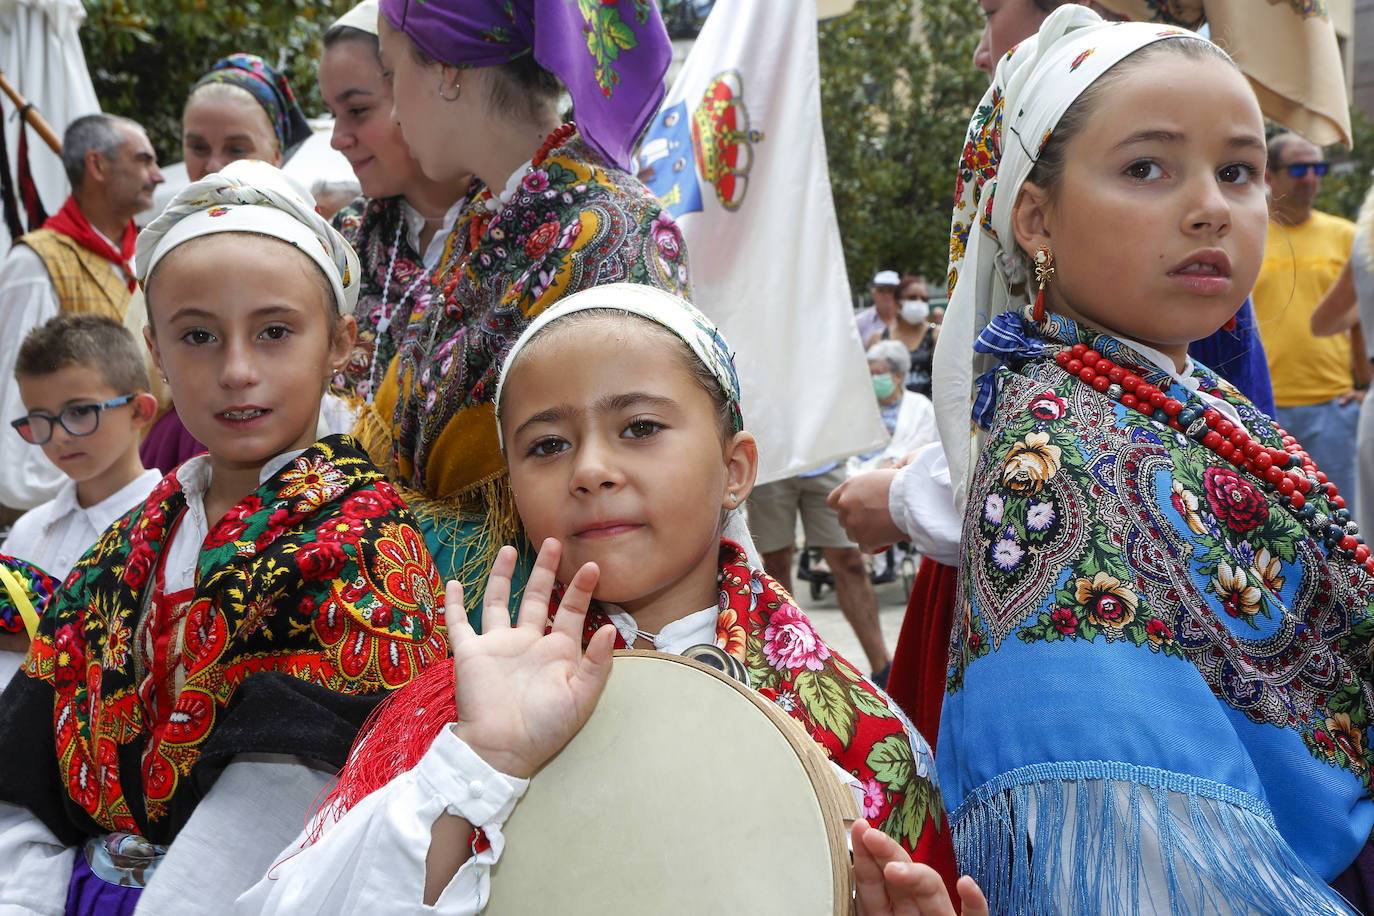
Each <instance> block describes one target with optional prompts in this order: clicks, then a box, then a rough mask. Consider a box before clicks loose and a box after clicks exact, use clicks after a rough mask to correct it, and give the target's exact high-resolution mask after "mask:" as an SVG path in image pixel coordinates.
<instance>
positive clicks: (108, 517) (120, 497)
mask: <svg viewBox="0 0 1374 916" xmlns="http://www.w3.org/2000/svg"><path fill="white" fill-rule="evenodd" d="M149 478H151V479H149ZM161 479H162V473H161V472H160V471H157V470H146V471H144V472H143V473H142V474H140V475H138V476H137V477H135V478H134V479H133V480H131V481H129V482H128V483H126V484H125V485H124V486H122V487H120V488H119V489H118V490H116V491H115V492H114V493H111V494H110V495H109V496H107V497H105V498H104V499H102V500H101V501H100V502H98V503H96V504H95V505H93V506H85V507H83V506H82V505H81V503H80V502H79V501H78V500H77V496H76V481H75V480H72V479H71V478H68V479H67V480H66V481H64V482H63V484H62V487H61V488H60V489H59V490H58V491H57V495H55V496H54V497H53V498H52V511H51V513H50V514H49V515H48V522H47V526H46V527H48V528H51V527H52V526H53V525H56V524H57V523H58V522H60V521H62V520H63V519H65V518H67V517H68V516H71V515H74V514H77V513H84V514H85V515H86V518H87V519H88V520H89V521H90V523H91V527H93V528H95V530H97V531H104V530H105V529H106V528H108V527H110V525H112V524H113V523H114V522H115V520H116V519H118V518H119V517H120V516H121V515H123V514H124V513H125V512H127V511H129V508H130V506H131V505H132V504H133V503H134V502H135V500H133V499H130V498H129V495H130V494H132V493H135V492H142V493H147V492H148V491H149V490H151V489H152V487H153V486H154V485H155V484H156V483H157V482H158V481H159V480H161ZM138 501H140V502H141V500H138Z"/></svg>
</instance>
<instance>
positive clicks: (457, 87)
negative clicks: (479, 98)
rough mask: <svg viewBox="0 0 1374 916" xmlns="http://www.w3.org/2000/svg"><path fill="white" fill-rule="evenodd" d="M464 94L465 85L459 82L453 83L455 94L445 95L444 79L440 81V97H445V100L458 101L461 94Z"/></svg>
mask: <svg viewBox="0 0 1374 916" xmlns="http://www.w3.org/2000/svg"><path fill="white" fill-rule="evenodd" d="M462 94H463V87H462V86H460V85H458V84H457V83H454V84H453V95H452V96H447V95H444V81H443V80H440V81H439V98H441V99H443V100H444V101H445V102H456V101H458V98H459V96H461V95H462Z"/></svg>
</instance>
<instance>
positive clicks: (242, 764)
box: [0, 161, 445, 914]
mask: <svg viewBox="0 0 1374 916" xmlns="http://www.w3.org/2000/svg"><path fill="white" fill-rule="evenodd" d="M138 266H139V275H140V279H141V280H142V282H143V284H144V287H145V289H146V292H147V300H148V309H149V313H150V325H149V332H148V343H149V346H150V347H151V348H152V351H153V354H154V357H155V359H156V363H157V365H158V367H159V369H160V371H161V372H162V373H163V374H165V376H166V378H167V380H168V383H169V385H170V386H171V390H172V392H173V395H174V397H175V398H176V402H177V404H178V405H179V407H180V409H181V416H182V417H183V419H184V420H185V422H186V425H187V428H188V429H189V430H190V431H191V432H192V433H193V434H194V435H195V436H196V437H197V438H198V439H199V440H200V441H202V442H204V443H205V444H206V446H207V447H208V448H209V454H208V455H204V456H198V457H196V458H193V459H191V460H189V461H187V462H186V463H185V464H183V465H181V466H180V467H179V468H177V469H176V470H175V471H174V472H173V473H172V474H170V475H168V476H167V477H166V478H165V479H164V480H163V481H162V482H161V483H160V484H158V485H157V487H155V488H154V490H153V492H152V493H151V494H150V495H149V497H148V499H147V500H146V501H145V502H144V503H143V504H142V505H141V506H139V507H138V508H136V509H134V510H133V511H131V512H130V513H129V514H128V515H126V516H124V517H123V518H122V519H120V520H119V521H118V522H116V523H115V524H114V525H113V526H112V527H111V528H110V529H109V530H107V531H106V533H105V534H104V535H103V536H102V537H101V538H100V540H99V541H98V542H97V543H96V545H95V546H94V547H93V548H92V549H91V551H90V552H89V553H87V554H86V556H85V557H84V558H83V559H82V560H81V561H80V562H79V563H78V564H77V566H76V568H75V569H74V570H73V571H72V573H71V574H70V575H69V576H68V577H67V579H66V581H65V583H64V584H63V586H62V588H61V589H60V590H59V591H58V593H57V594H56V595H55V596H54V597H53V599H52V600H51V601H50V603H49V605H48V608H47V612H46V613H45V614H44V616H43V618H42V620H41V623H40V625H39V628H38V632H37V635H36V636H35V638H34V641H33V645H32V647H31V649H30V651H29V654H28V656H27V658H26V659H25V662H24V667H23V669H22V674H21V675H20V676H17V677H16V678H15V680H14V682H13V683H12V684H11V685H10V686H9V687H8V688H7V689H6V691H5V695H4V702H3V704H0V799H2V800H3V801H0V855H3V857H4V861H5V862H6V872H5V875H4V877H3V878H0V909H3V908H6V906H8V905H13V906H16V907H19V908H22V909H23V910H24V911H25V912H35V913H42V914H62V913H64V912H65V913H68V914H77V913H98V914H104V913H116V912H117V913H131V912H133V907H134V905H135V903H137V905H138V911H139V912H140V913H178V914H184V913H202V912H204V913H212V912H213V913H222V912H224V911H225V909H226V908H227V907H228V906H230V904H231V902H232V901H233V899H234V898H235V897H237V896H238V895H239V893H241V892H242V890H243V889H244V888H246V887H248V886H249V885H251V884H252V883H253V882H254V881H256V880H257V879H258V877H260V876H261V874H262V872H263V871H264V870H265V869H266V868H267V866H268V865H270V864H271V861H272V856H273V854H274V852H275V850H276V849H278V848H279V847H280V846H281V845H282V844H284V843H285V842H287V841H288V840H289V839H290V838H291V837H292V836H294V835H295V834H296V833H297V832H298V831H299V830H300V825H301V824H302V823H303V822H304V819H305V817H306V815H307V812H308V809H309V807H310V805H311V803H312V801H313V800H314V799H315V797H316V795H317V793H318V792H319V791H320V789H321V788H322V787H323V786H324V785H325V784H326V782H327V781H328V779H329V778H330V774H331V773H333V772H334V771H336V770H337V768H338V767H339V766H341V765H342V764H343V762H344V760H345V758H346V757H347V754H348V748H349V746H350V745H351V744H352V742H353V740H354V737H355V736H356V733H357V731H358V729H359V728H360V726H361V725H362V723H363V721H364V720H365V718H366V717H367V715H368V714H369V713H370V712H371V711H372V710H373V709H374V708H375V706H376V704H377V702H378V701H379V700H380V699H381V698H382V697H383V696H385V695H386V693H387V692H388V691H390V690H392V689H394V688H396V687H400V686H401V685H403V684H405V683H406V682H408V681H409V680H410V679H411V678H413V677H414V676H415V675H416V674H418V673H419V672H420V670H421V669H423V668H424V666H425V665H427V664H428V663H430V662H431V661H434V660H436V659H441V658H443V657H444V656H445V645H444V636H443V632H442V621H443V617H442V609H441V608H440V606H439V601H440V598H439V589H440V582H439V577H438V572H437V570H436V569H435V568H434V565H433V562H432V561H431V559H430V557H429V555H428V553H426V551H425V549H424V543H423V541H422V539H421V538H420V535H419V532H418V531H417V530H416V528H415V527H414V524H413V521H412V520H411V518H410V517H409V514H408V513H407V511H406V509H405V507H404V505H403V503H402V502H401V500H400V498H399V497H398V495H397V493H396V491H395V490H394V489H393V488H392V487H391V486H390V485H389V484H387V483H386V482H385V481H384V480H383V479H382V477H381V475H380V474H379V473H378V472H377V470H376V469H375V468H374V467H373V466H372V465H371V463H370V462H368V460H367V457H366V455H365V454H364V453H363V452H362V450H361V449H360V448H359V447H358V445H357V444H356V443H355V442H353V441H352V440H351V439H349V438H347V437H345V436H332V437H329V438H326V439H324V440H322V441H318V442H317V441H315V430H316V422H317V411H318V409H319V395H320V393H321V392H322V391H323V390H324V387H325V385H326V384H327V383H328V380H329V379H330V377H331V376H332V375H333V373H334V372H335V371H337V369H338V367H339V365H340V364H341V363H342V361H343V360H344V359H345V358H346V357H347V355H348V352H349V348H350V347H351V345H352V342H353V322H352V317H351V315H350V314H349V312H350V310H351V308H352V305H353V301H354V297H355V296H356V284H357V277H358V269H357V262H356V258H355V256H354V254H353V252H352V250H351V249H349V248H348V246H347V244H346V243H345V242H344V241H343V239H342V238H341V237H340V236H339V235H338V234H337V233H336V232H334V231H333V230H332V229H330V228H329V226H328V225H327V224H326V223H325V222H324V220H323V219H322V218H321V217H320V216H319V215H318V214H316V213H315V212H314V210H313V207H312V205H311V202H310V201H308V200H306V199H303V198H301V197H299V196H298V195H297V194H296V192H295V191H294V190H293V189H292V188H291V186H290V185H289V184H288V183H287V182H286V180H285V178H284V176H282V175H281V173H280V172H279V171H277V170H276V169H275V168H273V167H271V166H269V165H266V164H265V163H261V162H249V161H244V162H238V163H234V164H233V165H231V166H229V167H228V168H226V169H225V171H224V172H222V173H217V174H213V175H210V176H207V177H206V178H205V179H203V180H201V181H198V182H195V183H193V184H191V185H190V186H188V187H187V188H186V189H185V190H183V191H182V192H181V193H180V194H179V195H178V196H177V197H176V198H175V199H174V200H173V201H172V203H171V204H170V205H169V206H168V208H167V210H166V211H165V212H164V213H163V214H162V215H161V216H160V217H158V219H157V220H155V221H154V222H153V224H152V225H151V226H149V227H148V228H147V229H146V230H144V232H143V233H142V235H141V236H140V237H139V247H138ZM140 892H141V899H140Z"/></svg>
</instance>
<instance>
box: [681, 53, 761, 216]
mask: <svg viewBox="0 0 1374 916" xmlns="http://www.w3.org/2000/svg"><path fill="white" fill-rule="evenodd" d="M743 95H744V83H743V80H741V78H740V75H739V71H738V70H726V71H724V72H723V73H718V74H717V75H716V76H715V77H714V78H713V79H712V80H711V82H710V84H709V85H708V86H707V87H706V92H705V93H704V94H703V95H702V98H701V104H700V105H698V106H697V108H696V111H694V112H693V113H692V151H693V152H694V153H695V154H696V160H697V165H698V167H699V168H700V169H701V177H702V178H705V179H706V181H708V182H709V183H710V184H711V186H712V187H714V188H715V189H716V199H717V200H719V201H720V203H721V206H723V207H724V208H725V209H727V210H735V209H738V208H739V205H740V204H742V203H743V202H744V194H745V191H746V190H747V188H748V183H749V169H750V166H752V165H753V161H754V144H755V143H758V142H760V141H762V140H763V132H762V131H757V130H750V129H749V113H748V111H746V110H745V107H744V100H743V98H742V97H743Z"/></svg>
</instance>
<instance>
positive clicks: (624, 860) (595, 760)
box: [483, 650, 859, 916]
mask: <svg viewBox="0 0 1374 916" xmlns="http://www.w3.org/2000/svg"><path fill="white" fill-rule="evenodd" d="M615 655H616V659H615V663H614V665H613V667H612V669H611V677H610V681H609V683H607V685H606V691H605V693H604V694H602V696H601V699H600V701H599V702H598V703H597V706H596V709H595V711H594V712H593V713H592V716H591V718H590V719H588V721H587V724H586V725H584V726H583V727H582V729H581V731H579V732H578V733H577V735H576V736H574V737H573V739H572V741H571V742H569V743H568V745H567V747H565V748H563V750H562V751H560V752H559V753H558V755H557V756H556V757H554V759H553V760H551V761H549V763H548V764H546V765H545V766H544V768H543V769H541V770H540V771H539V772H538V773H537V774H535V776H534V778H533V779H532V780H531V781H530V787H529V791H528V792H527V793H526V794H525V797H524V798H523V799H522V800H521V801H520V803H519V804H518V805H517V806H516V808H515V811H514V812H513V813H512V814H511V816H510V818H509V820H507V822H506V825H505V828H504V832H505V835H506V848H505V851H504V852H503V853H502V855H501V858H500V860H499V861H498V862H497V864H496V865H495V866H494V867H493V868H492V874H491V880H492V884H491V899H490V901H489V903H488V905H487V906H486V907H485V908H484V909H483V913H485V914H488V916H517V914H519V916H528V914H532V913H558V914H560V916H575V914H589V916H590V914H597V916H604V914H627V916H628V914H636V916H640V914H655V916H661V914H674V913H681V914H708V913H709V914H714V913H721V914H733V913H740V914H751V916H754V914H768V913H778V914H789V916H792V914H797V916H808V914H814V916H836V914H852V913H853V906H854V905H853V892H852V886H853V885H852V878H851V868H850V854H849V841H848V836H847V832H846V831H847V823H846V821H852V820H853V819H854V818H857V817H858V816H859V810H858V805H857V803H856V801H855V799H854V796H853V793H852V792H851V791H850V789H849V788H848V787H847V786H845V785H843V784H842V783H841V782H840V780H839V779H838V778H837V776H836V774H835V772H834V770H833V768H832V767H831V765H830V762H829V760H828V758H827V757H826V754H825V751H823V750H822V749H821V748H820V747H819V746H818V745H817V744H816V743H815V742H814V741H813V740H812V739H811V737H810V736H809V735H807V734H806V731H805V729H804V728H802V726H801V725H800V724H799V723H798V722H797V721H796V720H794V719H793V718H791V717H790V716H788V715H787V714H786V713H784V712H783V711H782V710H781V709H779V708H778V707H777V706H776V705H774V704H773V703H770V702H769V701H768V700H767V699H765V698H764V697H762V696H759V695H758V694H757V693H755V692H754V691H753V690H751V689H749V687H747V686H746V685H744V684H741V683H739V682H738V681H735V680H733V679H730V678H727V677H725V676H724V675H722V674H721V673H720V672H718V671H716V670H714V669H712V668H710V667H708V666H707V665H704V664H701V663H700V662H695V661H691V660H689V659H685V658H682V657H681V656H677V655H666V654H663V653H661V652H646V651H640V650H629V651H620V652H616V653H615Z"/></svg>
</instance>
